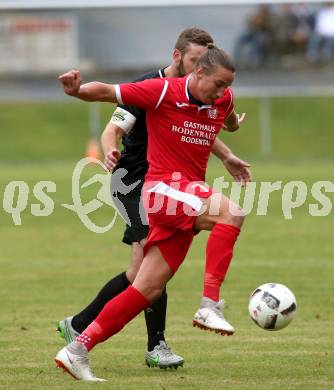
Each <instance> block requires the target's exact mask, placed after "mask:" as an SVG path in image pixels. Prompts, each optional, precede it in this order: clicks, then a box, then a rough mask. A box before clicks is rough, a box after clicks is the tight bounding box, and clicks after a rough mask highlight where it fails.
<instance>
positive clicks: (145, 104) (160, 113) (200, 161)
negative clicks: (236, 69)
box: [116, 75, 233, 181]
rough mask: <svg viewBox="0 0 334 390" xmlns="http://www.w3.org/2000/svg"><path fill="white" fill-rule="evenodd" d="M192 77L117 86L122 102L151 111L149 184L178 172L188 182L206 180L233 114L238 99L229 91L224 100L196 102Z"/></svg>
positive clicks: (225, 93)
mask: <svg viewBox="0 0 334 390" xmlns="http://www.w3.org/2000/svg"><path fill="white" fill-rule="evenodd" d="M189 78H190V75H189V76H186V77H182V78H164V79H150V80H145V81H142V82H137V83H129V84H120V85H116V96H117V100H118V102H119V103H121V104H128V105H133V106H137V107H140V108H143V109H144V110H145V111H146V122H147V130H148V148H147V160H148V162H149V169H148V173H147V175H146V178H145V180H146V181H148V180H152V181H153V180H163V181H170V180H172V174H173V173H174V172H180V173H181V175H182V177H184V178H186V179H188V180H189V181H204V180H205V171H206V167H207V163H208V159H209V155H210V152H211V148H212V144H213V142H214V140H215V138H216V135H217V134H218V132H219V130H220V129H221V126H222V124H223V122H224V120H225V118H227V117H228V116H229V115H230V113H231V112H232V110H233V95H232V91H231V89H230V88H227V89H226V90H225V92H224V95H223V97H221V98H219V99H216V100H215V101H214V103H213V104H211V105H202V106H199V105H197V104H192V103H191V102H190V100H189V93H188V82H189Z"/></svg>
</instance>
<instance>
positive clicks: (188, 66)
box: [177, 43, 208, 76]
mask: <svg viewBox="0 0 334 390" xmlns="http://www.w3.org/2000/svg"><path fill="white" fill-rule="evenodd" d="M207 50H208V49H207V47H205V46H201V45H196V44H195V43H189V45H188V46H187V49H186V52H185V53H184V54H181V52H180V51H179V57H178V60H177V63H178V73H179V76H185V75H186V74H189V73H191V72H192V71H193V70H194V69H195V66H196V63H197V60H198V59H199V57H200V56H201V55H202V54H203V53H204V52H206V51H207Z"/></svg>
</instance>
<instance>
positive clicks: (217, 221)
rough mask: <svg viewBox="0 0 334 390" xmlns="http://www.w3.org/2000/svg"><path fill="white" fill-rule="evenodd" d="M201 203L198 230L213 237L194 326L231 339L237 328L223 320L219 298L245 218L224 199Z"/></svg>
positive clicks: (210, 239) (237, 208)
mask: <svg viewBox="0 0 334 390" xmlns="http://www.w3.org/2000/svg"><path fill="white" fill-rule="evenodd" d="M202 201H203V203H204V205H205V206H206V211H205V213H203V214H202V215H200V216H199V217H198V218H197V220H196V223H195V228H196V229H198V230H211V234H210V236H209V239H208V241H207V247H206V265H205V274H204V289H203V298H202V303H201V306H200V308H199V309H198V311H197V312H196V314H195V317H194V326H198V327H200V328H204V329H209V330H214V331H216V332H217V333H220V334H222V335H232V334H233V333H234V328H233V326H231V325H230V324H229V323H228V322H227V321H226V319H225V318H224V316H223V314H222V308H223V303H224V301H222V300H220V299H219V298H220V289H221V285H222V283H223V281H224V279H225V277H226V273H227V271H228V268H229V266H230V263H231V260H232V256H233V248H234V244H235V242H236V240H237V238H238V235H239V232H240V228H241V226H242V223H243V220H244V216H243V213H242V210H241V209H240V208H239V207H238V206H237V205H236V204H233V203H232V202H231V201H230V200H229V199H228V198H227V197H225V196H223V195H217V194H214V195H212V196H211V197H210V198H208V199H202Z"/></svg>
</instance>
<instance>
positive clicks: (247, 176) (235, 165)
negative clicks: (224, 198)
mask: <svg viewBox="0 0 334 390" xmlns="http://www.w3.org/2000/svg"><path fill="white" fill-rule="evenodd" d="M224 165H225V168H226V169H227V170H228V171H229V173H230V174H231V176H232V177H233V178H234V180H235V181H236V182H238V183H240V184H241V185H242V186H245V185H246V184H247V183H249V182H251V181H252V173H251V171H250V169H249V168H250V167H251V166H250V164H248V163H247V162H246V161H243V160H241V159H240V158H239V157H237V156H235V155H234V154H231V155H229V156H228V157H227V158H226V159H225V160H224Z"/></svg>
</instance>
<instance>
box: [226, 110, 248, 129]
mask: <svg viewBox="0 0 334 390" xmlns="http://www.w3.org/2000/svg"><path fill="white" fill-rule="evenodd" d="M245 115H246V114H245V113H242V114H241V115H240V114H237V113H236V112H235V111H234V110H233V111H232V112H231V113H230V115H229V116H228V117H227V118H226V119H225V121H224V124H223V126H222V127H223V129H224V130H226V131H236V130H238V129H239V127H240V124H241V123H242V122H243V120H244V119H245Z"/></svg>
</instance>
